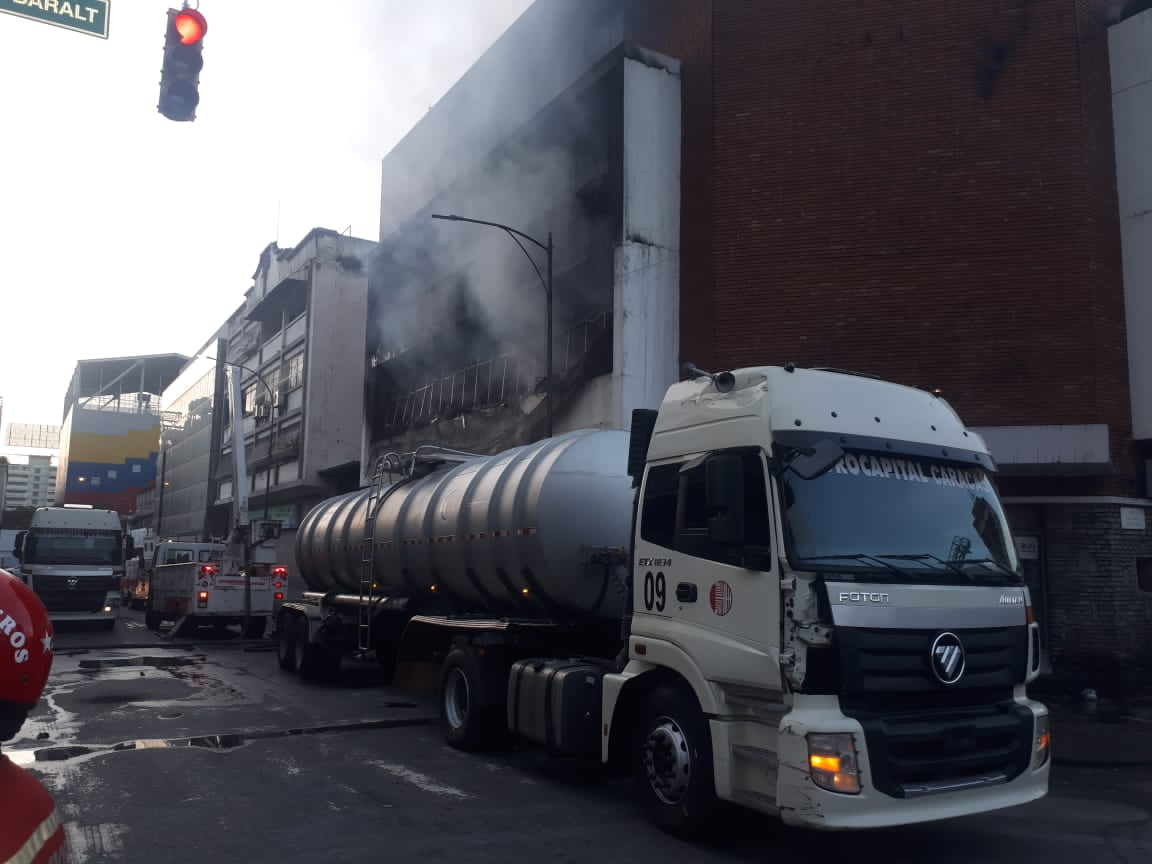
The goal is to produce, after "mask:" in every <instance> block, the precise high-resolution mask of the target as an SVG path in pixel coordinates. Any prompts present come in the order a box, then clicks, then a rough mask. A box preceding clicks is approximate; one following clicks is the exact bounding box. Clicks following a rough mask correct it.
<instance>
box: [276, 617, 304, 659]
mask: <svg viewBox="0 0 1152 864" xmlns="http://www.w3.org/2000/svg"><path fill="white" fill-rule="evenodd" d="M295 623H296V622H295V621H293V620H292V618H290V617H288V616H284V617H283V618H281V619H280V638H279V640H278V641H277V643H276V659H277V661H278V662H279V663H280V668H281V669H283V670H284V671H285V672H295V671H296V670H297V669H299V668H300V657H299V648H298V646H297V644H296V638H297V636H296V628H295V627H293V626H292V625H293V624H295Z"/></svg>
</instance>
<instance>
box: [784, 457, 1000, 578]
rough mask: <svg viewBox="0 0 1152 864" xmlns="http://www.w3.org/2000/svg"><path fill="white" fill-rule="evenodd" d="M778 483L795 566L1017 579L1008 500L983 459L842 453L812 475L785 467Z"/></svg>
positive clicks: (879, 574) (876, 574) (866, 574)
mask: <svg viewBox="0 0 1152 864" xmlns="http://www.w3.org/2000/svg"><path fill="white" fill-rule="evenodd" d="M780 492H781V497H782V506H783V511H784V512H783V515H784V520H783V526H784V531H785V540H786V543H787V550H788V558H789V560H790V561H791V563H792V566H794V567H796V568H797V569H825V568H830V567H834V568H835V570H836V571H837V573H838V574H839V573H844V574H846V578H858V579H864V580H867V581H900V580H904V579H908V578H914V579H915V580H916V581H945V582H950V583H960V584H963V583H974V584H982V585H1014V584H1020V578H1019V576H1018V574H1017V572H1016V571H1017V560H1016V550H1015V547H1014V545H1013V543H1012V538H1011V534H1010V533H1009V531H1008V528H1007V520H1006V518H1005V516H1004V511H1003V508H1002V507H1001V505H1000V500H999V497H998V496H997V494H996V490H995V488H994V487H993V485H992V482H991V479H990V478H989V476H988V474H987V472H986V471H985V470H984V469H983V468H981V467H979V466H973V465H968V464H958V463H955V462H944V461H937V460H931V459H924V458H921V457H902V456H899V455H897V454H892V453H886V454H884V455H880V454H873V453H865V452H846V453H845V454H844V456H843V457H841V458H840V459H839V460H838V461H837V462H836V464H835V465H833V467H832V468H831V470H829V471H827V472H826V473H824V474H821V475H820V476H818V477H815V478H812V479H803V478H801V477H799V476H798V475H797V474H796V473H794V472H792V471H790V470H787V469H786V470H784V471H783V473H781V474H780ZM852 574H854V575H852Z"/></svg>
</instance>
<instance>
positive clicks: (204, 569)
mask: <svg viewBox="0 0 1152 864" xmlns="http://www.w3.org/2000/svg"><path fill="white" fill-rule="evenodd" d="M215 573H216V567H215V566H214V565H212V564H202V565H201V566H200V575H201V576H212V575H213V574H215Z"/></svg>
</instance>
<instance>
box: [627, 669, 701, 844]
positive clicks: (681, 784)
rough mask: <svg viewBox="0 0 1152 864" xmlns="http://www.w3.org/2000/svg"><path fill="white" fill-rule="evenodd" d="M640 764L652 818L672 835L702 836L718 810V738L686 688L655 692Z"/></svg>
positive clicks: (643, 798)
mask: <svg viewBox="0 0 1152 864" xmlns="http://www.w3.org/2000/svg"><path fill="white" fill-rule="evenodd" d="M639 763H640V764H639V771H638V775H639V776H638V778H637V779H638V781H639V787H640V788H639V795H640V800H641V804H642V806H643V807H644V810H645V811H646V812H647V814H648V817H649V818H650V819H651V820H652V821H653V822H654V823H655V824H656V825H657V826H659V827H660V828H661V829H663V830H664V831H667V832H668V833H670V834H674V835H677V836H679V837H682V838H685V839H698V838H699V837H701V836H702V835H703V834H704V833H705V831H706V830H707V829H708V827H709V826H710V825H711V824H713V820H714V816H715V815H716V810H717V799H716V784H715V778H714V777H713V774H712V736H711V734H710V733H709V731H708V721H707V720H706V719H705V717H704V713H703V712H702V711H701V710H700V706H699V705H698V704H697V702H696V697H695V695H694V694H692V692H691V691H689V690H688V689H687V688H686V687H683V686H669V685H664V686H661V687H658V688H656V689H655V690H653V691H652V693H651V694H650V695H649V697H648V705H647V710H646V712H645V714H644V723H643V727H642V730H641V737H640V752H639Z"/></svg>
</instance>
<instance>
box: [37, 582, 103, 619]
mask: <svg viewBox="0 0 1152 864" xmlns="http://www.w3.org/2000/svg"><path fill="white" fill-rule="evenodd" d="M70 578H74V577H70V576H60V575H52V576H36V577H35V578H34V580H33V582H32V588H33V590H35V592H36V595H37V596H38V597H39V598H40V600H41V602H43V604H44V607H45V608H46V609H47V610H48V613H49V614H52V613H54V612H55V613H61V614H67V613H89V612H99V611H101V610H102V609H103V608H104V599H105V598H106V597H107V596H108V592H110V591H111V592H116V591H118V590H119V586H120V580H119V577H118V576H94V577H93V576H82V577H80V578H79V581H78V582H77V584H76V587H75V588H72V587H69V585H68V580H69V579H70Z"/></svg>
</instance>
